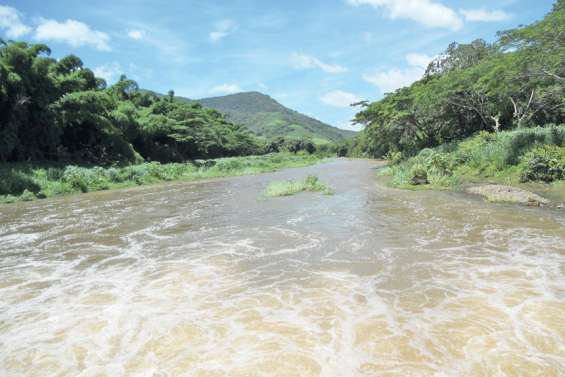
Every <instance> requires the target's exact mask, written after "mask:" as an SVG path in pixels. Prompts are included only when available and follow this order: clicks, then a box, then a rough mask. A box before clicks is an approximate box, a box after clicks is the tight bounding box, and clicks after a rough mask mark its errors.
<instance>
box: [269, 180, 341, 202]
mask: <svg viewBox="0 0 565 377" xmlns="http://www.w3.org/2000/svg"><path fill="white" fill-rule="evenodd" d="M301 192H321V193H323V194H324V195H331V194H333V190H332V189H331V188H330V187H328V186H327V185H325V184H324V183H322V182H320V180H319V179H318V177H316V176H314V175H309V176H307V177H306V178H304V180H302V181H275V182H271V183H269V185H268V186H267V189H266V190H265V196H268V197H277V196H290V195H295V194H298V193H301Z"/></svg>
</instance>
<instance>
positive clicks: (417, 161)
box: [382, 126, 565, 187]
mask: <svg viewBox="0 0 565 377" xmlns="http://www.w3.org/2000/svg"><path fill="white" fill-rule="evenodd" d="M389 157H390V164H389V167H388V168H387V169H386V170H384V171H383V172H382V173H383V174H390V175H391V176H392V183H393V184H394V185H396V186H401V187H402V186H409V185H423V184H430V185H432V186H433V187H452V186H455V185H460V184H466V183H472V182H483V181H491V182H495V183H504V184H516V183H520V182H522V183H525V182H529V181H538V182H546V183H551V182H554V181H559V180H564V179H565V126H559V127H557V126H548V127H544V128H541V127H538V128H524V129H518V130H513V131H501V132H498V133H491V132H486V131H482V132H480V133H478V134H477V135H475V136H473V137H470V138H467V139H465V140H464V141H461V142H456V143H451V144H444V145H442V146H439V147H437V148H434V149H428V148H426V149H423V150H422V151H420V153H418V154H417V155H416V156H414V157H411V158H409V159H405V160H402V159H401V158H400V155H399V154H398V153H392V154H391V155H390V156H389Z"/></svg>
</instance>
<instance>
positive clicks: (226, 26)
mask: <svg viewBox="0 0 565 377" xmlns="http://www.w3.org/2000/svg"><path fill="white" fill-rule="evenodd" d="M236 30H237V24H236V23H235V22H234V21H232V20H222V21H219V22H216V24H215V25H214V30H213V31H211V32H210V34H209V35H208V36H209V37H210V40H211V41H212V42H218V41H219V40H221V39H223V38H225V37H227V36H228V35H230V34H233V33H234V32H235V31H236Z"/></svg>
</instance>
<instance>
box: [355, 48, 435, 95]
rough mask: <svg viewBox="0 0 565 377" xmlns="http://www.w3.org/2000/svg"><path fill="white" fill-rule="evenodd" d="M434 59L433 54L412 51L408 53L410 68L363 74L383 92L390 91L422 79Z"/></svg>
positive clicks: (366, 79) (407, 58) (365, 78)
mask: <svg viewBox="0 0 565 377" xmlns="http://www.w3.org/2000/svg"><path fill="white" fill-rule="evenodd" d="M432 60H433V57H431V56H428V55H425V54H416V53H411V54H408V55H406V62H407V63H408V65H409V67H408V68H405V69H398V68H393V69H390V70H387V71H376V72H372V73H368V74H365V75H363V79H364V80H365V81H367V82H368V83H371V84H373V85H375V86H376V87H378V88H379V89H380V90H381V91H382V92H383V93H390V92H392V91H394V90H396V89H399V88H402V87H405V86H408V85H410V84H412V83H413V82H415V81H418V80H420V79H421V78H422V76H423V75H424V73H425V71H426V68H427V66H428V64H429V63H430V62H431V61H432Z"/></svg>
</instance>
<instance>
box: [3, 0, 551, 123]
mask: <svg viewBox="0 0 565 377" xmlns="http://www.w3.org/2000/svg"><path fill="white" fill-rule="evenodd" d="M552 4H553V0H309V1H304V0H286V1H265V0H262V1H259V0H230V1H227V0H218V1H211V0H184V1H183V0H168V1H163V0H145V1H133V0H114V1H100V0H90V1H88V2H86V1H76V0H60V1H46V0H42V1H39V0H17V1H2V0H0V36H2V37H3V38H4V39H15V40H26V41H30V42H44V43H47V44H48V45H49V46H50V47H51V48H52V50H53V56H54V57H57V58H58V57H62V56H65V55H67V54H71V53H73V54H76V55H78V56H80V57H81V58H82V59H83V61H84V63H85V65H86V66H87V67H89V68H92V69H94V70H95V72H96V73H97V75H99V76H102V77H104V78H106V79H107V80H108V81H109V82H110V83H111V82H113V81H115V80H116V79H117V78H118V77H119V75H120V74H121V73H125V74H127V75H128V76H129V77H131V78H133V79H135V80H137V81H138V83H139V84H140V86H141V87H143V88H147V89H151V90H155V91H159V92H163V93H164V92H166V91H168V90H169V89H174V90H175V92H176V93H177V94H178V95H182V96H185V97H190V98H202V97H209V96H216V95H223V94H228V93H233V92H239V91H260V92H263V93H266V94H269V95H271V96H272V97H274V98H275V99H277V100H278V101H280V102H281V103H282V104H284V105H286V106H288V107H291V108H293V109H296V110H298V111H301V112H304V113H306V114H308V115H311V116H314V117H316V118H318V119H320V120H322V121H325V122H327V123H329V124H332V125H335V126H338V127H342V128H349V129H356V128H355V127H353V126H351V125H350V124H349V120H350V119H351V118H352V116H353V114H354V113H355V110H354V109H352V108H350V107H349V106H347V105H348V103H350V102H353V101H356V100H362V99H367V100H376V99H379V98H381V97H382V96H383V93H386V92H388V91H391V90H394V89H395V88H397V87H400V86H403V85H407V84H409V83H410V82H412V81H414V80H417V79H418V78H419V77H421V75H422V73H423V70H424V67H425V65H426V64H427V62H428V61H429V60H430V59H431V58H432V57H433V56H435V55H437V54H439V53H440V52H441V51H443V50H444V49H445V48H446V47H447V45H448V44H449V43H450V42H452V41H458V42H469V41H471V40H473V39H476V38H483V39H486V40H488V41H492V40H494V38H495V35H496V32H497V31H498V30H505V29H509V28H513V27H516V26H518V25H520V24H529V23H531V22H532V21H535V20H538V19H540V18H542V17H543V15H544V14H546V13H547V12H548V11H549V10H550V9H551V6H552Z"/></svg>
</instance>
